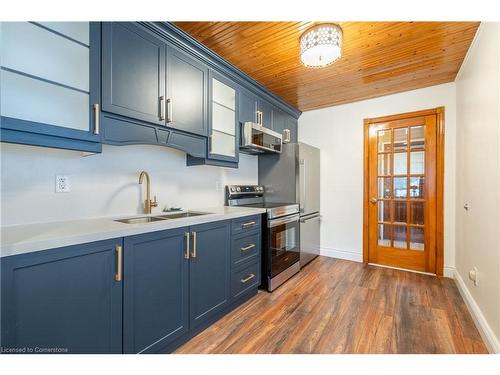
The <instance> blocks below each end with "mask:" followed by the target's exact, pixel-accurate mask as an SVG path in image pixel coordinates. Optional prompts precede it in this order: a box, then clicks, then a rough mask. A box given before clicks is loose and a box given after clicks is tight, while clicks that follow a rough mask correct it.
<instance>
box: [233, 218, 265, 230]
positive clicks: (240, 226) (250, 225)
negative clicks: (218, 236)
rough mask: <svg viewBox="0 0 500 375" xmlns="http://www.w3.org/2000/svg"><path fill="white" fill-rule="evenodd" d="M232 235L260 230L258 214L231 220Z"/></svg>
mask: <svg viewBox="0 0 500 375" xmlns="http://www.w3.org/2000/svg"><path fill="white" fill-rule="evenodd" d="M232 225H233V235H235V234H240V233H245V232H250V231H252V230H255V229H259V230H260V215H254V216H246V217H242V218H239V219H235V220H233V224H232Z"/></svg>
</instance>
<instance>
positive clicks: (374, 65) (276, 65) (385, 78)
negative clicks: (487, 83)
mask: <svg viewBox="0 0 500 375" xmlns="http://www.w3.org/2000/svg"><path fill="white" fill-rule="evenodd" d="M175 24H176V25H177V26H178V27H180V28H181V29H183V30H184V31H185V32H187V33H188V34H190V35H192V36H193V37H194V38H195V39H197V40H198V41H200V42H201V43H203V44H204V45H206V46H207V47H209V48H210V49H212V50H213V51H215V52H217V53H218V54H219V55H220V56H222V57H224V58H225V59H226V60H228V61H229V62H231V63H232V64H233V65H235V66H236V67H238V68H239V69H241V70H242V71H244V72H245V73H247V74H248V75H250V76H251V77H252V78H254V79H255V80H257V81H258V82H260V83H261V84H263V85H264V86H266V87H267V88H268V89H270V90H271V91H273V92H274V93H276V94H277V95H278V96H280V97H281V98H283V99H284V100H285V101H286V102H288V103H290V104H291V105H293V106H294V107H296V108H298V109H300V110H301V111H307V110H311V109H317V108H322V107H328V106H332V105H338V104H343V103H350V102H355V101H358V100H363V99H368V98H374V97H378V96H382V95H388V94H394V93H397V92H402V91H408V90H413V89H417V88H422V87H427V86H432V85H437V84H440V83H445V82H451V81H453V80H454V79H455V76H456V74H457V72H458V70H459V68H460V65H461V64H462V61H463V59H464V57H465V54H466V52H467V50H468V48H469V46H470V43H471V42H472V39H473V37H474V35H475V33H476V30H477V27H478V26H479V23H478V22H340V23H339V24H340V26H341V27H342V29H343V38H344V41H343V51H342V57H341V58H340V59H339V60H338V61H337V62H335V63H334V64H333V65H331V66H328V67H326V68H322V69H311V68H306V67H305V66H303V65H302V64H301V63H300V59H299V37H300V35H301V34H302V32H303V31H304V30H306V29H307V28H308V27H310V26H312V25H314V24H315V22H176V23H175Z"/></svg>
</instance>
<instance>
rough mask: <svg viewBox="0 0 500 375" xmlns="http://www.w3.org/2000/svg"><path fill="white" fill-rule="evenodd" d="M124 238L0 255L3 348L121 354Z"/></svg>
mask: <svg viewBox="0 0 500 375" xmlns="http://www.w3.org/2000/svg"><path fill="white" fill-rule="evenodd" d="M121 245H122V239H117V240H106V241H101V242H94V243H88V244H84V245H77V246H71V247H66V248H60V249H54V250H50V251H41V252H35V253H29V254H23V255H17V256H10V257H4V258H1V270H2V275H1V276H2V285H1V291H2V306H1V308H2V317H1V318H2V347H4V348H23V347H26V348H27V349H29V348H31V349H33V350H34V349H35V348H36V347H38V348H54V349H56V350H57V348H59V349H61V350H62V352H68V353H121V352H122V283H121V282H120V281H116V280H115V276H116V274H117V268H116V267H117V264H118V262H117V256H118V254H119V252H117V251H116V250H117V246H121Z"/></svg>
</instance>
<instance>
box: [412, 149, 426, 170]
mask: <svg viewBox="0 0 500 375" xmlns="http://www.w3.org/2000/svg"><path fill="white" fill-rule="evenodd" d="M424 171H425V156H424V151H412V152H410V174H424Z"/></svg>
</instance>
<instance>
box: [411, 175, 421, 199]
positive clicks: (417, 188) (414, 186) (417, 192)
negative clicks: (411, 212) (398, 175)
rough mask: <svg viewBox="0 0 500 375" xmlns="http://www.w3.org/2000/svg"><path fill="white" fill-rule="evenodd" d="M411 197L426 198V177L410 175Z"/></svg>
mask: <svg viewBox="0 0 500 375" xmlns="http://www.w3.org/2000/svg"><path fill="white" fill-rule="evenodd" d="M410 197H411V198H424V177H410Z"/></svg>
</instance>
